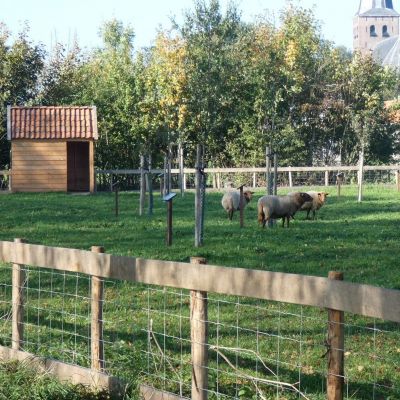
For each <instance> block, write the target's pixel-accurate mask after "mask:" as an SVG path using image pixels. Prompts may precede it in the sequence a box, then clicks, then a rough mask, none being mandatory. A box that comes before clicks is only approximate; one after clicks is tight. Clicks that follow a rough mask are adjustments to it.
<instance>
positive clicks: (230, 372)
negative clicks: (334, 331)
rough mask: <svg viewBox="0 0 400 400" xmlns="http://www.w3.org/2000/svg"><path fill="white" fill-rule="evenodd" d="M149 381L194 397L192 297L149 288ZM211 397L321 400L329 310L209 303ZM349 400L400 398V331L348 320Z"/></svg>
mask: <svg viewBox="0 0 400 400" xmlns="http://www.w3.org/2000/svg"><path fill="white" fill-rule="evenodd" d="M147 296H148V307H147V308H146V311H147V313H148V329H147V330H146V334H147V337H148V347H147V351H146V352H145V356H146V359H147V370H146V377H145V379H146V382H147V384H149V385H153V386H156V387H159V388H161V389H163V390H165V391H169V392H173V393H176V394H179V395H180V396H183V397H190V389H191V388H190V379H188V378H189V377H190V371H191V367H192V366H191V362H190V360H191V340H190V327H189V322H190V315H189V301H190V299H189V297H190V296H189V293H188V292H182V291H174V290H170V289H168V290H167V289H162V288H159V289H157V288H152V287H149V288H148V295H147ZM202 322H203V323H207V325H208V335H209V340H208V344H207V347H208V349H209V363H208V367H207V373H208V388H207V389H206V390H207V395H208V398H209V399H272V398H276V399H298V398H307V399H323V398H326V390H327V388H326V380H327V368H326V364H327V358H328V353H329V352H328V346H327V333H326V332H327V316H326V310H319V309H318V310H316V309H315V308H312V307H305V306H293V305H287V304H283V303H275V302H267V301H261V300H254V299H248V298H233V297H224V298H222V297H220V296H214V295H213V296H210V297H209V298H208V320H207V321H202ZM344 328H345V343H346V345H345V348H344V349H341V351H342V352H343V355H344V357H345V365H346V368H345V371H344V375H343V380H344V383H345V385H344V387H345V393H344V395H345V398H346V399H383V398H385V399H388V398H398V396H399V395H400V374H399V373H398V365H399V361H400V359H399V351H398V349H397V347H396V344H395V343H396V340H398V338H399V334H400V331H399V325H398V324H392V323H384V322H382V321H377V320H374V319H365V318H364V319H363V318H360V317H357V316H354V315H347V317H346V322H345V324H344Z"/></svg>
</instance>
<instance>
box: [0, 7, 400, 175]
mask: <svg viewBox="0 0 400 400" xmlns="http://www.w3.org/2000/svg"><path fill="white" fill-rule="evenodd" d="M99 34H100V35H101V37H102V39H103V46H101V47H100V48H96V49H91V50H89V51H85V52H83V51H82V50H81V49H80V47H79V43H78V42H75V43H74V44H73V46H71V48H70V49H68V50H66V47H65V46H64V45H63V44H60V43H59V44H57V45H56V46H54V48H53V49H51V51H50V52H49V53H47V52H46V51H45V49H44V48H43V46H42V45H40V44H34V43H32V41H31V40H30V39H29V27H28V26H27V27H25V28H24V29H23V30H22V32H21V33H20V34H19V35H18V37H17V39H15V40H14V41H13V42H12V43H11V44H10V42H11V36H10V32H9V31H8V30H7V27H6V26H5V25H4V24H1V25H0V65H1V68H0V95H1V101H2V104H3V112H2V113H1V121H0V122H1V127H0V143H1V152H0V164H1V165H0V168H6V167H7V166H8V165H9V144H8V143H7V140H6V135H5V132H6V119H5V107H6V105H8V104H18V105H22V104H26V105H96V106H97V110H98V122H99V135H100V137H99V141H98V143H97V151H96V157H97V158H96V166H97V167H98V168H130V167H137V165H138V159H139V155H140V154H141V153H147V154H152V156H153V160H154V165H157V163H160V162H161V160H162V156H163V152H165V151H166V149H167V147H168V145H169V143H171V142H173V143H177V142H181V143H183V144H184V146H185V149H186V152H187V160H188V163H192V164H194V161H193V160H194V151H195V148H196V144H197V143H204V145H205V146H206V155H207V161H208V162H209V163H212V164H213V165H215V166H233V165H234V166H249V165H261V164H262V163H263V160H264V151H265V146H267V145H271V146H272V147H273V148H274V149H275V151H277V152H278V153H279V157H280V163H281V165H319V164H332V163H346V164H347V163H355V162H356V161H357V158H358V152H359V149H360V147H361V146H363V149H364V150H365V158H366V162H373V163H387V162H390V161H392V160H393V158H394V157H395V156H396V155H397V152H398V143H399V140H398V132H399V130H398V122H396V120H394V119H393V118H390V110H388V109H387V108H386V107H385V100H386V99H391V98H394V97H396V96H397V91H398V74H397V71H392V70H388V69H385V68H383V67H381V66H380V65H378V64H377V63H376V62H374V60H373V59H372V58H371V57H365V56H361V55H360V54H357V53H356V54H351V53H350V52H349V51H347V50H346V49H343V48H340V47H335V46H334V45H333V44H332V43H330V42H328V41H326V40H324V38H323V37H322V35H321V30H320V26H319V23H318V21H317V20H316V18H315V16H314V14H313V12H312V10H308V9H304V8H302V7H298V6H293V5H291V4H289V6H288V7H287V8H285V9H284V10H282V12H281V15H280V22H279V24H275V23H273V21H272V20H270V19H269V18H268V15H264V16H261V17H259V18H257V19H256V20H255V21H253V22H244V21H243V20H242V18H241V12H240V10H239V9H238V8H237V6H236V5H235V3H233V2H231V3H229V4H228V6H227V8H226V10H224V11H223V10H222V8H221V5H220V3H219V0H194V2H193V7H192V9H191V10H189V11H186V12H185V13H184V18H183V22H182V23H180V24H178V23H176V22H175V21H171V26H170V27H169V28H168V29H165V30H160V31H159V32H158V34H157V36H156V38H155V39H154V44H153V45H152V46H149V47H147V48H143V49H135V47H134V39H135V35H134V29H133V28H132V27H130V26H124V25H123V24H122V22H120V21H118V20H116V19H112V20H110V21H106V22H105V23H104V24H103V25H102V26H101V27H100V28H99Z"/></svg>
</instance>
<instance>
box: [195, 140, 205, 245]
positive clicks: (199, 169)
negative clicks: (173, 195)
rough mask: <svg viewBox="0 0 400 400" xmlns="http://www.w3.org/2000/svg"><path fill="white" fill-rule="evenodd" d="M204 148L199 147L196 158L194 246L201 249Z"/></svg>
mask: <svg viewBox="0 0 400 400" xmlns="http://www.w3.org/2000/svg"><path fill="white" fill-rule="evenodd" d="M202 159H203V146H202V145H200V144H198V145H197V156H196V176H195V185H196V196H195V205H194V208H195V233H194V245H195V247H200V246H202V245H203V229H202V228H203V221H202V215H203V214H202V213H203V210H202V207H203V204H202V203H203V198H202V183H203V177H202V173H203V162H202Z"/></svg>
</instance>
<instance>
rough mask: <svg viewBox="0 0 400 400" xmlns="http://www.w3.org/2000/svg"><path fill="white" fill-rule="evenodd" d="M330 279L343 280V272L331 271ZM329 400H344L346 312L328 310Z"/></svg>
mask: <svg viewBox="0 0 400 400" xmlns="http://www.w3.org/2000/svg"><path fill="white" fill-rule="evenodd" d="M328 278H329V279H333V280H339V281H342V280H343V273H342V272H335V271H330V272H329V275H328ZM328 346H329V352H328V378H327V392H328V393H327V398H328V400H342V399H343V386H344V312H343V311H337V310H332V309H328Z"/></svg>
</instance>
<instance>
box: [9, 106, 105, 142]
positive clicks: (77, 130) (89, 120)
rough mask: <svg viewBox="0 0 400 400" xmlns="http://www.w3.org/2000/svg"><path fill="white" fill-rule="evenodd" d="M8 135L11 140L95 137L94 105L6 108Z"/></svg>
mask: <svg viewBox="0 0 400 400" xmlns="http://www.w3.org/2000/svg"><path fill="white" fill-rule="evenodd" d="M7 137H8V140H14V139H94V140H96V139H97V138H98V132H97V112H96V107H74V106H72V107H53V106H50V107H20V106H8V107H7Z"/></svg>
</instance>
